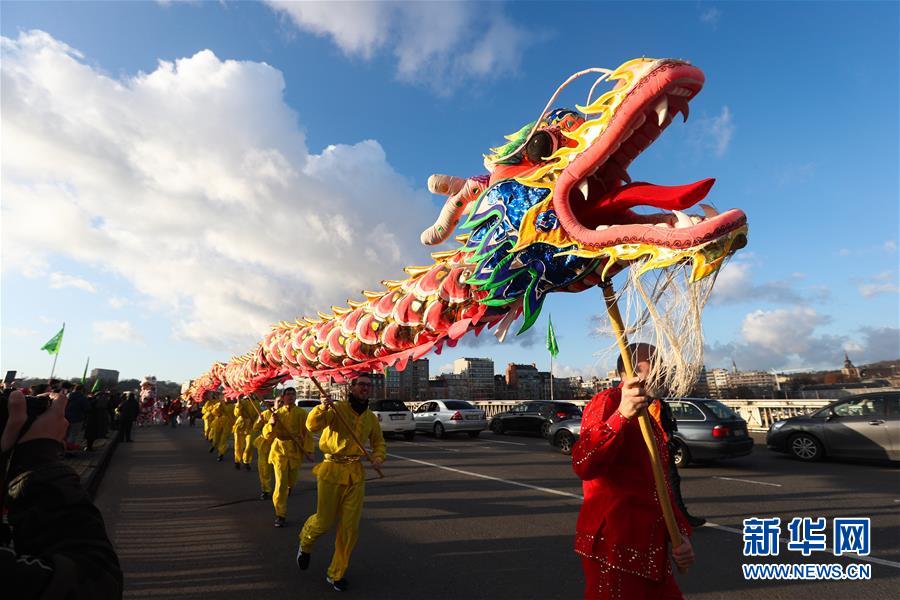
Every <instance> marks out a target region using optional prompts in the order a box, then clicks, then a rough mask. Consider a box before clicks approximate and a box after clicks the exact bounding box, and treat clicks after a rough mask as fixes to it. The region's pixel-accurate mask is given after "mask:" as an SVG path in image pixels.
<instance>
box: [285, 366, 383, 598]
mask: <svg viewBox="0 0 900 600" xmlns="http://www.w3.org/2000/svg"><path fill="white" fill-rule="evenodd" d="M371 387H372V380H371V379H370V378H369V377H367V376H365V375H361V376H359V377H358V378H357V379H356V380H355V381H354V382H353V384H352V385H351V386H350V398H349V401H348V402H331V401H329V400H327V399H325V400H323V402H322V404H321V405H319V406H317V407H315V408H313V409H312V410H311V411H310V412H309V417H308V418H307V419H306V425H307V427H308V428H309V430H310V431H311V432H318V431H320V432H321V434H320V437H319V448H320V449H321V450H322V452H323V453H324V454H325V460H324V462H322V463H321V464H319V465H316V467H315V468H313V473H314V474H315V475H316V478H317V479H318V502H317V505H316V514H314V515H312V516H311V517H310V518H309V519H307V520H306V524H304V525H303V530H302V531H301V532H300V548H299V550H298V551H297V566H299V567H300V569H302V570H306V569H307V568H309V559H310V552H312V548H313V545H314V544H315V543H316V540H317V539H319V536H321V535H322V534H323V533H325V532H326V531H328V530H330V529H331V528H332V527H333V526H334V525H335V522H336V521H338V520H340V523H339V524H338V528H337V538H336V539H335V542H334V557H332V559H331V565H329V567H328V572H327V575H326V578H325V579H326V581H328V583H330V584H331V585H332V586H334V589H336V590H338V591H344V590H346V589H347V578H346V577H345V573H346V572H347V567H348V566H349V564H350V553H351V552H353V547H354V546H355V545H356V540H357V538H358V537H359V519H360V517H361V516H362V506H363V499H364V497H365V490H366V487H365V486H366V484H365V480H366V473H365V469H364V468H363V466H362V465H361V464H360V460H361V458H362V457H363V456H364V455H365V454H364V452H363V450H362V448H360V447H359V446H358V445H357V444H356V442H355V441H354V440H353V438H352V437H351V435H350V433H349V432H348V431H347V430H346V429H345V428H344V426H343V425H342V424H341V421H340V420H339V419H338V418H337V417H336V416H335V411H340V414H341V416H342V417H343V420H344V422H345V423H347V424H348V425H349V426H350V427H353V429H354V431H355V433H356V437H357V438H358V439H359V440H360V441H362V442H363V443H365V442H366V441H368V442H369V444H371V446H372V459H373V462H374V463H375V464H376V465H378V466H380V465H381V463H382V462H383V461H384V456H385V446H384V436H383V435H382V433H381V425H379V424H378V418H377V417H376V416H375V413H373V412H372V411H370V410H369V409H368V408H369V392H370V390H371Z"/></svg>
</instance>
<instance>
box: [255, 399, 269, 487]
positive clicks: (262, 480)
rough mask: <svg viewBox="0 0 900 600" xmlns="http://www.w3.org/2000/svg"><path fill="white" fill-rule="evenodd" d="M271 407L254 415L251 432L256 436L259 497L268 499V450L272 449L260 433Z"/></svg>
mask: <svg viewBox="0 0 900 600" xmlns="http://www.w3.org/2000/svg"><path fill="white" fill-rule="evenodd" d="M273 412H274V410H273V409H271V408H267V409H266V410H264V411H262V413H260V414H259V415H257V417H256V421H254V423H253V433H254V435H255V436H256V437H255V438H254V440H253V446H254V447H255V448H256V470H257V472H258V473H259V488H260V490H261V491H260V493H259V499H260V500H268V499H269V498H271V497H272V475H273V473H272V463H270V462H269V452H270V451H271V450H272V441H271V440H267V439H266V437H265V436H264V435H262V430H263V426H265V424H266V423H268V422H269V419H271V418H272V413H273Z"/></svg>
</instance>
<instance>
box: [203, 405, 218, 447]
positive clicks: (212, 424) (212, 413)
mask: <svg viewBox="0 0 900 600" xmlns="http://www.w3.org/2000/svg"><path fill="white" fill-rule="evenodd" d="M204 396H205V397H206V401H205V402H204V403H203V411H204V412H203V434H204V435H205V436H206V439H207V441H209V451H210V452H215V451H216V435H217V434H216V421H217V419H218V416H217V407H218V406H219V395H218V393H217V392H213V391H210V390H207V391H206V393H205V394H204Z"/></svg>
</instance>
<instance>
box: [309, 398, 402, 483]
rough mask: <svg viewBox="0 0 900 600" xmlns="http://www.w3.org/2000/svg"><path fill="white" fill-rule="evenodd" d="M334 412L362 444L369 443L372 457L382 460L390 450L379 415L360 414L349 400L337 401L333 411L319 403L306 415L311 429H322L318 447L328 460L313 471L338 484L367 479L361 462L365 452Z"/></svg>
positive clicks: (313, 430) (315, 430) (366, 412)
mask: <svg viewBox="0 0 900 600" xmlns="http://www.w3.org/2000/svg"><path fill="white" fill-rule="evenodd" d="M334 411H340V413H341V416H342V417H344V422H345V423H347V424H348V425H349V426H350V427H352V428H353V430H354V432H355V433H356V437H357V438H358V439H359V440H360V441H361V442H362V443H364V444H365V443H366V442H369V444H370V445H371V446H372V452H371V454H372V458H373V459H377V460H381V461H383V460H384V457H385V454H386V452H387V448H386V447H385V444H384V435H382V433H381V425H380V424H379V423H378V417H376V416H375V413H373V412H372V411H371V410H366V411H364V412H363V414H361V415H359V414H356V411H355V410H353V408H351V407H350V403H349V402H335V403H334V407H333V409H332V410H327V409H325V407H324V406H323V405H321V404H320V405H319V406H316V407H315V408H313V409H312V410H311V411H309V416H308V417H307V418H306V426H307V428H308V429H309V430H310V431H311V432H321V434H320V436H319V449H320V450H321V451H322V452H323V453H324V454H325V462H323V463H321V464H319V465H316V467H315V469H313V472H314V473H315V474H316V477H319V478H321V479H324V480H325V481H330V482H332V483H337V484H339V485H350V484H351V483H359V482H360V481H363V480H365V478H366V474H365V469H364V468H363V466H362V464H360V462H361V460H365V458H364V456H365V454H364V453H363V451H362V449H360V447H359V446H358V445H357V444H356V442H355V441H353V438H352V437H351V436H350V433H349V431H347V430H346V429H345V428H344V426H343V425H342V424H341V421H340V420H339V419H338V418H337V417H336V416H335V414H334ZM361 457H362V458H361Z"/></svg>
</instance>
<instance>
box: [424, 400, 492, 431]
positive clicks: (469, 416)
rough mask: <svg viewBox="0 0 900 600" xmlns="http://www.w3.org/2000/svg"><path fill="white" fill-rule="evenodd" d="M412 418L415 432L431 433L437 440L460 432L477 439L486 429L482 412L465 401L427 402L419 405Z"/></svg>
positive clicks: (485, 421)
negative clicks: (414, 422)
mask: <svg viewBox="0 0 900 600" xmlns="http://www.w3.org/2000/svg"><path fill="white" fill-rule="evenodd" d="M413 417H414V418H415V420H416V431H423V432H426V433H433V434H434V436H435V437H437V438H442V437H444V436H445V435H447V434H448V433H456V432H462V431H465V432H466V433H468V434H469V437H478V434H480V433H481V432H482V431H484V430H485V429H487V419H486V418H485V415H484V411H483V410H481V409H480V408H475V407H474V406H472V405H471V404H469V403H468V402H466V401H465V400H429V401H427V402H423V403H422V404H420V405H419V407H418V408H417V409H416V410H415V412H414V413H413Z"/></svg>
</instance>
